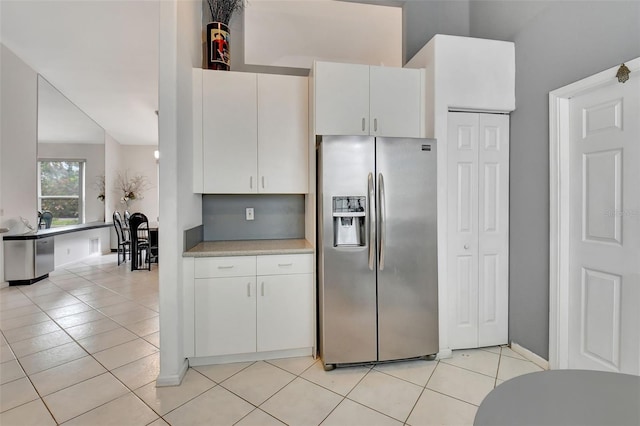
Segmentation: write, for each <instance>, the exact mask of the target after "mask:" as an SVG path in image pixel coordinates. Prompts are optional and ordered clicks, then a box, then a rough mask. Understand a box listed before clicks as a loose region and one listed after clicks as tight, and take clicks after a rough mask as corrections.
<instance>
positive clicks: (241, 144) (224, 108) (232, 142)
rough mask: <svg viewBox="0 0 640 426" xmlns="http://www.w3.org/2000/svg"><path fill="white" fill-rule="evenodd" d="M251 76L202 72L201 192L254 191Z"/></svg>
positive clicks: (254, 98)
mask: <svg viewBox="0 0 640 426" xmlns="http://www.w3.org/2000/svg"><path fill="white" fill-rule="evenodd" d="M256 85H257V80H256V75H255V74H252V73H237V72H227V71H225V72H222V71H203V80H202V86H203V87H202V89H203V94H202V138H203V177H204V182H203V190H204V192H205V193H218V194H228V193H255V192H257V173H256V171H257V161H258V160H257V158H258V147H257V140H258V139H257V138H258V134H257V127H258V123H257V120H258V119H257V109H258V107H257V95H256V90H257V89H256Z"/></svg>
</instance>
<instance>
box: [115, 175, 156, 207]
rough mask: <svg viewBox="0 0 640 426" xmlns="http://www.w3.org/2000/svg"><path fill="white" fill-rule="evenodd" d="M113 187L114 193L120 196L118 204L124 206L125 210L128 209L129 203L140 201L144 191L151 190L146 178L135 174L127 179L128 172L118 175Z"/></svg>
mask: <svg viewBox="0 0 640 426" xmlns="http://www.w3.org/2000/svg"><path fill="white" fill-rule="evenodd" d="M115 186H116V191H118V192H119V193H120V194H122V195H121V197H120V202H121V203H122V204H124V205H125V209H127V208H129V202H131V201H133V200H142V199H143V198H144V196H143V193H144V191H146V190H147V189H149V188H151V184H150V183H149V181H148V179H147V177H146V176H143V175H140V174H137V175H135V176H133V177H131V178H129V173H128V171H126V172H124V175H122V174H120V173H118V176H116V185H115Z"/></svg>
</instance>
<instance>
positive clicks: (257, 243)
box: [182, 239, 313, 257]
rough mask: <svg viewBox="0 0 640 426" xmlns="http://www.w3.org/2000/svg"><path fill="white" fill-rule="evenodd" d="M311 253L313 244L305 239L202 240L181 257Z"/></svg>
mask: <svg viewBox="0 0 640 426" xmlns="http://www.w3.org/2000/svg"><path fill="white" fill-rule="evenodd" d="M298 253H313V246H312V245H311V243H309V241H307V240H305V239H295V240H244V241H203V242H201V243H199V244H198V245H197V246H195V247H194V248H192V249H190V250H188V251H186V252H184V253H183V254H182V256H183V257H217V256H259V255H269V254H298Z"/></svg>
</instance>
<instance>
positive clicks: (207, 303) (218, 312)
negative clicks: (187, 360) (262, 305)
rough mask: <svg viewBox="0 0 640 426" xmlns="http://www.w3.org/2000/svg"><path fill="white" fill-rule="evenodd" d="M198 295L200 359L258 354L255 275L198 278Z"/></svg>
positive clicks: (197, 348) (196, 300) (197, 333)
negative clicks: (215, 356)
mask: <svg viewBox="0 0 640 426" xmlns="http://www.w3.org/2000/svg"><path fill="white" fill-rule="evenodd" d="M195 296H196V298H195V315H196V322H195V327H196V333H195V338H196V356H212V355H231V354H239V353H245V352H255V350H256V277H255V276H254V277H231V278H203V279H196V283H195Z"/></svg>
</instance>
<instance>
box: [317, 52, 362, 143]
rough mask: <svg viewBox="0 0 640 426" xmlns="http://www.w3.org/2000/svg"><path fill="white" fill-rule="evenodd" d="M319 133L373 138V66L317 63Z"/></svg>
mask: <svg viewBox="0 0 640 426" xmlns="http://www.w3.org/2000/svg"><path fill="white" fill-rule="evenodd" d="M314 79H315V82H314V84H315V108H316V110H315V118H316V119H315V126H316V129H315V133H316V134H317V135H368V134H369V66H368V65H354V64H337V63H332V62H316V64H315V74H314Z"/></svg>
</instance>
